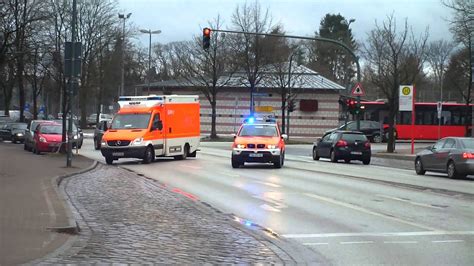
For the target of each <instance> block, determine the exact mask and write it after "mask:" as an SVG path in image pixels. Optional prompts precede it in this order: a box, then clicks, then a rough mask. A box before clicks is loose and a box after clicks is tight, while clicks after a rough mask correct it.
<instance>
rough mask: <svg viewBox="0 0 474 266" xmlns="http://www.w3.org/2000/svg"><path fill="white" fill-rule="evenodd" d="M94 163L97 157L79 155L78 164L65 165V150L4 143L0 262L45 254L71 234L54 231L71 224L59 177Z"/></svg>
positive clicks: (0, 155) (0, 154)
mask: <svg viewBox="0 0 474 266" xmlns="http://www.w3.org/2000/svg"><path fill="white" fill-rule="evenodd" d="M91 164H92V160H89V159H87V158H85V157H82V156H75V157H74V161H73V166H74V167H72V168H66V167H65V165H66V158H65V156H64V155H61V154H42V155H35V154H33V153H31V152H27V151H24V150H23V145H20V144H12V143H9V142H0V265H2V266H3V265H17V264H21V263H26V262H28V261H31V260H34V259H37V258H39V257H43V256H45V255H47V254H48V253H50V252H52V251H54V250H56V249H57V248H58V247H60V246H62V245H63V244H64V243H65V242H66V241H67V240H68V239H69V238H70V236H69V235H67V234H60V233H56V232H53V231H52V230H50V229H51V228H65V227H69V226H71V219H69V218H70V217H69V216H71V215H72V214H70V211H69V212H68V210H67V208H65V204H64V199H63V198H62V197H61V196H60V195H59V194H58V192H57V185H56V184H55V183H54V180H55V179H54V177H57V176H62V175H67V174H72V173H75V172H78V171H81V170H84V169H86V168H88V167H89V166H91ZM68 213H69V215H68ZM72 225H74V223H72Z"/></svg>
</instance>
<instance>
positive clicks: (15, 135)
mask: <svg viewBox="0 0 474 266" xmlns="http://www.w3.org/2000/svg"><path fill="white" fill-rule="evenodd" d="M27 127H28V124H26V123H5V124H3V126H2V127H0V139H2V140H10V141H12V142H13V143H17V142H20V143H23V142H24V141H25V133H26V130H27Z"/></svg>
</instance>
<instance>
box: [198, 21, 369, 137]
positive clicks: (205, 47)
mask: <svg viewBox="0 0 474 266" xmlns="http://www.w3.org/2000/svg"><path fill="white" fill-rule="evenodd" d="M211 31H215V32H224V33H236V34H251V35H256V36H270V37H278V38H290V39H299V40H311V41H321V42H329V43H333V44H336V45H338V46H340V47H342V48H344V49H345V50H346V51H347V52H348V53H349V54H350V55H351V56H352V57H353V59H354V62H355V63H356V65H357V82H358V83H360V80H361V77H360V64H359V57H358V56H356V55H355V53H354V52H353V51H352V50H351V48H349V47H348V46H347V45H346V44H345V43H343V42H340V41H338V40H334V39H329V38H322V37H304V36H296V35H283V34H273V33H259V32H245V31H234V30H218V29H211V28H204V29H203V48H204V49H205V50H207V49H209V45H210V42H209V44H207V43H206V40H207V39H206V38H207V37H206V33H209V36H208V37H209V39H210V34H211ZM356 109H357V113H356V114H357V129H358V130H359V129H360V117H359V109H360V97H359V96H358V97H357V107H356Z"/></svg>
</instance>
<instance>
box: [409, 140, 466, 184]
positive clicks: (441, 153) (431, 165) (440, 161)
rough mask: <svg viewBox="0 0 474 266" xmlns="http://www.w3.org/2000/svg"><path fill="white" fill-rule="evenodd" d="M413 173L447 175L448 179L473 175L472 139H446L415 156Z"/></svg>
mask: <svg viewBox="0 0 474 266" xmlns="http://www.w3.org/2000/svg"><path fill="white" fill-rule="evenodd" d="M415 171H416V173H417V174H419V175H424V174H425V172H426V171H433V172H441V173H447V174H448V177H449V178H464V177H466V175H473V174H474V139H473V138H455V137H448V138H443V139H440V140H438V141H437V142H436V143H435V144H434V145H432V146H429V147H427V148H426V149H425V150H423V151H421V152H419V153H417V154H416V157H415Z"/></svg>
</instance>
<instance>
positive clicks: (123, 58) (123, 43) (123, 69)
mask: <svg viewBox="0 0 474 266" xmlns="http://www.w3.org/2000/svg"><path fill="white" fill-rule="evenodd" d="M131 15H132V13H128V14H127V15H126V16H125V14H118V17H119V19H121V20H122V22H123V24H122V60H121V61H122V62H121V63H120V69H121V72H122V73H121V75H122V76H121V81H120V90H119V95H118V96H119V97H120V96H121V95H123V94H124V93H125V20H127V19H129V18H130V16H131Z"/></svg>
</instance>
